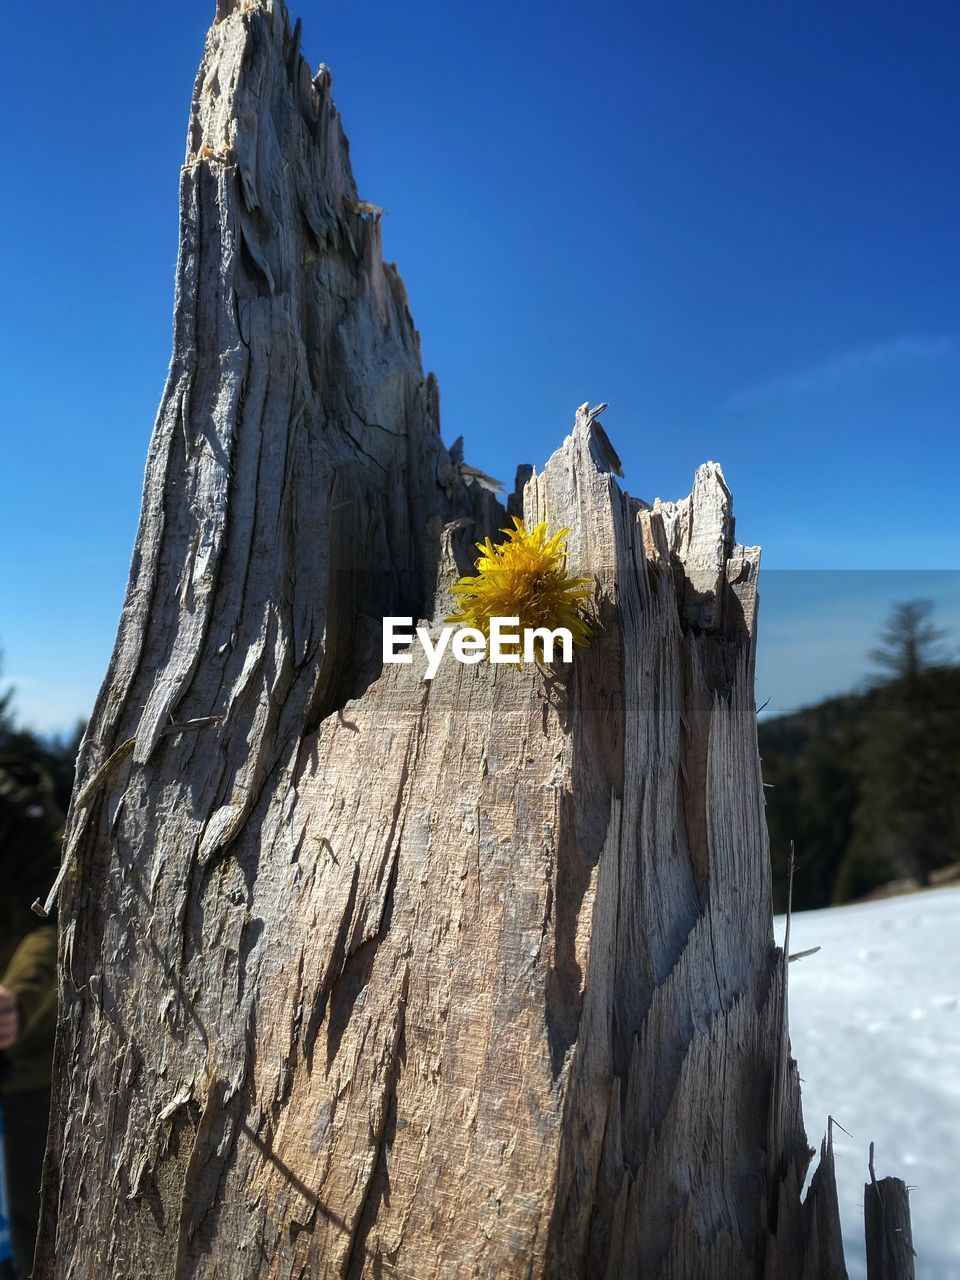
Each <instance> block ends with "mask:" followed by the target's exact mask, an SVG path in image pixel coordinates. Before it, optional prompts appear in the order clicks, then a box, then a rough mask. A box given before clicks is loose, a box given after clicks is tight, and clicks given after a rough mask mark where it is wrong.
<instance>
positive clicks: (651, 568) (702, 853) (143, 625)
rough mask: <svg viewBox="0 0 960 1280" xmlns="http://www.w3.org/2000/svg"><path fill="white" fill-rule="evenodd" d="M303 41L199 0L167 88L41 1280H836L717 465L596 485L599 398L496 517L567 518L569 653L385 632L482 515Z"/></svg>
mask: <svg viewBox="0 0 960 1280" xmlns="http://www.w3.org/2000/svg"><path fill="white" fill-rule="evenodd" d="M298 34H299V28H298V30H297V32H296V33H294V34H291V32H290V28H289V24H288V19H287V15H286V12H285V10H284V8H283V6H282V4H281V3H280V2H279V0H245V2H244V3H242V4H237V3H231V2H230V0H221V2H220V5H219V9H218V15H217V21H216V23H215V25H214V27H213V28H212V30H211V32H210V35H209V38H208V43H207V48H206V52H205V55H204V59H203V63H202V66H201V69H200V73H199V76H198V79H197V85H196V91H195V95H194V101H193V110H192V115H191V122H190V130H189V137H188V143H187V148H188V155H187V163H186V165H185V166H184V168H183V171H182V175H181V247H180V256H179V262H178V267H177V293H176V314H175V340H174V353H173V361H172V364H171V368H170V374H169V379H168V382H167V387H166V390H165V393H164V397H163V401H162V404H161V408H160V412H159V416H158V419H157V423H156V427H155V430H154V434H153V438H152V441H151V444H150V452H149V460H148V467H147V476H146V483H145V489H144V498H143V513H142V518H141V524H140V529H139V533H138V536H137V544H136V550H135V554H134V558H133V564H132V569H131V577H130V584H129V588H128V592H127V597H126V602H125V604H124V609H123V616H122V619H121V622H120V628H119V634H118V637H117V642H116V648H115V650H114V654H113V658H112V661H111V664H110V668H109V671H108V673H107V676H106V680H105V683H104V686H103V689H102V691H101V694H100V697H99V699H98V702H97V705H96V709H95V712H94V715H93V718H92V720H91V723H90V728H89V731H88V734H87V737H86V740H85V742H84V746H83V749H82V753H81V759H80V763H79V778H78V792H77V794H78V797H81V799H80V800H78V801H77V803H75V805H74V808H73V812H72V814H71V819H70V824H69V830H68V848H69V849H70V851H71V857H72V861H71V863H70V865H69V866H68V867H67V870H66V872H65V876H64V881H63V887H62V891H61V903H60V914H61V922H62V957H61V958H62V981H61V1015H60V1029H59V1040H58V1050H57V1061H56V1094H55V1101H54V1108H53V1124H52V1139H51V1145H50V1149H49V1155H48V1163H47V1170H46V1180H45V1192H44V1196H45V1210H44V1225H43V1228H42V1230H41V1244H40V1249H39V1256H38V1264H37V1270H36V1272H35V1274H36V1275H37V1276H39V1277H42V1278H43V1280H52V1278H54V1277H56V1280H81V1278H87V1277H90V1278H94V1277H101V1276H112V1277H116V1278H117V1280H124V1278H129V1280H142V1278H143V1277H145V1276H149V1277H152V1278H153V1280H168V1278H172V1277H211V1278H214V1277H217V1278H224V1277H230V1278H234V1277H235V1278H237V1280H247V1278H248V1277H249V1278H253V1277H271V1278H273V1277H276V1278H277V1280H280V1278H284V1280H291V1278H293V1277H309V1278H310V1280H318V1278H327V1277H330V1278H333V1277H380V1276H392V1275H395V1276H402V1277H405V1278H406V1280H436V1278H439V1277H444V1278H449V1280H460V1278H461V1277H471V1276H472V1277H488V1278H489V1280H503V1278H504V1277H508V1278H509V1277H517V1278H518V1280H519V1278H520V1277H524V1278H528V1277H551V1278H554V1280H563V1278H565V1277H583V1278H584V1280H587V1278H589V1280H595V1278H598V1277H609V1278H610V1280H621V1278H626V1277H637V1278H638V1280H639V1277H643V1278H644V1280H691V1278H692V1277H693V1278H696V1277H712V1278H716V1277H752V1278H756V1280H761V1277H762V1278H763V1280H793V1278H796V1280H812V1278H813V1277H815V1276H816V1277H821V1276H830V1277H836V1278H839V1277H841V1276H843V1275H844V1270H843V1262H842V1251H841V1250H840V1245H839V1221H838V1218H837V1215H836V1201H835V1187H834V1183H833V1178H832V1156H831V1153H830V1152H829V1150H828V1149H826V1148H825V1149H824V1153H823V1160H824V1163H823V1164H822V1166H821V1173H820V1174H819V1175H818V1178H817V1180H816V1181H815V1182H814V1186H813V1190H812V1192H811V1195H810V1196H809V1197H808V1199H807V1202H806V1204H805V1205H802V1204H801V1198H800V1193H801V1187H802V1185H803V1181H804V1175H805V1171H806V1167H807V1163H808V1159H809V1155H810V1152H809V1150H808V1147H807V1143H806V1138H805V1135H804V1131H803V1125H802V1121H801V1117H800V1104H799V1087H798V1081H797V1073H796V1069H795V1065H794V1064H793V1062H792V1061H791V1060H790V1058H789V1052H788V1040H787V1033H786V976H785V964H784V959H783V955H782V954H781V953H780V952H779V951H778V950H777V949H776V947H775V946H774V940H773V934H772V923H771V892H770V871H769V862H768V856H767V838H766V830H765V823H764V813H763V793H762V787H761V779H760V768H759V762H758V759H757V747H756V727H755V708H754V699H753V666H754V647H755V638H756V616H757V571H758V561H759V555H758V551H757V549H756V548H750V547H743V546H740V545H739V544H738V543H737V542H736V541H735V538H734V526H733V514H732V502H731V497H730V493H729V490H728V489H727V487H726V485H725V483H724V479H723V476H722V473H721V471H720V468H719V467H717V466H716V465H715V464H712V463H709V464H707V465H706V466H704V467H702V468H701V469H700V470H699V472H698V473H697V476H696V479H695V483H694V487H693V491H692V493H691V495H690V496H689V497H688V498H685V499H683V500H682V501H680V502H677V503H659V502H658V503H656V504H655V505H654V506H653V507H652V508H651V507H649V506H648V505H647V504H646V503H642V502H640V501H639V500H636V499H632V498H630V497H629V496H627V495H626V494H625V493H624V492H622V491H621V489H620V488H619V486H618V485H617V483H616V480H615V479H614V473H615V472H618V471H619V461H618V459H617V457H616V453H615V451H614V449H613V446H612V445H611V443H610V441H609V440H608V439H607V437H606V435H605V434H604V433H603V431H602V429H601V428H600V426H599V423H598V421H597V411H591V410H590V409H588V408H587V406H583V407H582V408H581V409H580V410H579V411H578V412H577V415H576V421H575V424H574V427H573V431H572V433H571V434H570V435H569V436H568V437H567V439H566V440H565V441H564V442H563V444H562V446H561V447H560V448H559V449H558V451H557V452H556V453H555V454H554V455H553V457H552V458H550V459H549V461H548V462H547V463H546V465H545V467H544V468H543V470H542V471H541V472H540V473H539V474H535V475H533V476H532V477H531V478H529V479H527V481H526V484H525V486H523V487H522V488H521V489H520V490H518V492H517V493H515V495H514V496H513V498H512V499H511V509H512V510H515V511H519V510H520V509H521V507H522V510H523V512H524V513H525V516H526V517H527V519H528V521H539V520H546V521H548V522H549V524H550V526H551V529H556V528H558V527H560V526H564V525H566V526H569V528H570V531H571V532H570V539H569V547H570V568H571V571H573V572H575V573H578V574H584V575H587V576H590V577H591V578H593V579H595V582H596V616H597V634H596V638H595V640H594V643H593V645H592V646H591V648H590V649H589V650H585V651H581V652H578V653H577V654H576V657H575V661H574V662H573V663H572V665H570V666H566V667H564V666H558V667H555V668H553V669H552V670H549V671H542V670H540V669H538V668H537V667H535V666H524V667H520V668H514V667H510V666H500V667H493V666H490V665H488V664H486V663H483V664H480V665H479V666H470V667H467V666H462V665H460V664H459V663H456V662H448V663H444V664H442V665H441V668H440V671H439V674H438V675H437V677H436V679H435V680H433V681H432V682H424V681H423V680H422V678H421V675H422V673H421V672H420V670H418V669H417V668H416V666H386V667H383V666H382V665H381V662H380V657H379V643H380V637H379V626H380V620H381V619H382V617H383V616H384V615H410V616H412V617H413V618H423V619H424V620H425V621H426V622H427V623H428V624H430V625H431V626H434V627H436V626H438V625H439V624H440V622H441V621H442V619H443V617H444V616H445V614H446V613H447V612H448V611H449V608H450V586H451V585H452V583H453V582H454V580H455V579H456V577H457V575H458V573H461V572H463V571H464V570H469V568H470V563H471V556H470V549H471V547H472V544H473V542H474V541H475V540H476V539H480V538H483V537H485V536H487V535H488V534H495V533H496V530H497V529H498V528H499V527H501V526H502V525H503V524H504V523H506V520H505V512H504V509H503V508H502V507H501V506H500V505H499V504H498V502H497V500H496V498H495V496H494V495H493V493H492V492H491V485H490V484H489V483H484V481H483V478H482V477H481V476H480V473H478V472H476V471H475V469H473V468H470V467H468V466H467V465H466V464H465V463H464V462H463V458H462V453H461V452H460V450H459V448H457V447H455V449H454V450H453V451H448V450H446V449H445V448H444V446H443V444H442V442H441V439H440V434H439V408H438V392H437V387H436V383H435V381H434V379H433V377H432V375H431V376H427V377H425V376H424V374H423V370H422V367H421V363H420V356H419V344H418V339H417V335H416V331H415V330H414V327H413V323H412V321H411V318H410V313H409V310H408V307H407V301H406V296H405V293H404V290H403V285H402V284H401V281H400V279H399V276H398V275H397V273H396V271H395V270H394V269H393V268H392V267H389V266H387V265H385V264H384V262H383V260H382V257H381V245H380V235H381V224H380V217H379V214H380V210H379V209H378V208H376V207H375V206H373V205H372V204H370V203H369V202H367V201H365V200H363V199H361V197H360V193H359V192H358V191H357V188H356V184H355V182H354V179H353V176H352V173H351V170H350V165H349V161H348V155H347V146H346V142H345V139H344V136H343V132H342V130H341V127H340V122H339V118H338V115H337V113H336V110H335V108H334V106H333V102H332V98H331V81H330V75H329V72H327V71H326V70H325V69H324V68H321V70H320V71H319V72H318V73H317V75H316V76H313V77H311V75H310V73H309V72H308V70H307V66H306V63H305V62H304V60H303V58H302V57H301V55H300V52H299V47H298ZM527 475H528V473H527V472H524V473H523V475H522V478H526V476H527ZM184 726H196V727H195V728H193V729H192V730H191V731H190V732H180V731H179V730H180V729H181V728H182V727H184ZM127 743H132V745H130V747H129V748H128V749H127V748H126V747H124V751H123V752H121V754H120V755H119V756H117V755H116V754H115V753H116V752H117V751H118V748H120V747H121V746H124V744H127ZM107 762H112V763H111V766H110V767H109V768H105V767H104V766H105V765H106V764H107ZM93 782H95V783H96V785H95V786H92V789H86V788H90V787H91V784H92V783H93Z"/></svg>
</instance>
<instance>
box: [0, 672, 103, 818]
mask: <svg viewBox="0 0 960 1280" xmlns="http://www.w3.org/2000/svg"><path fill="white" fill-rule="evenodd" d="M2 672H3V668H2V662H0V674H2ZM13 693H14V691H13V689H12V688H11V689H7V690H6V691H5V692H4V693H2V694H0V756H14V757H15V758H16V759H18V760H21V761H24V762H26V763H30V764H36V765H40V766H41V767H42V768H43V769H45V770H46V772H47V774H48V775H49V776H50V779H51V781H52V783H53V795H54V799H55V800H56V803H57V806H58V807H59V808H60V809H61V810H62V811H63V812H64V813H66V811H67V806H68V805H69V803H70V793H71V791H72V790H73V777H74V766H75V764H76V759H77V752H78V750H79V749H80V741H81V739H82V738H83V732H84V729H85V727H86V726H85V725H84V724H83V723H82V722H80V723H79V724H77V726H76V728H75V729H74V730H73V732H72V733H69V734H66V735H54V736H52V737H41V736H40V735H39V734H36V733H34V732H33V731H32V730H30V729H25V728H22V727H20V726H18V725H17V722H16V716H15V715H14V712H13V707H12V702H13Z"/></svg>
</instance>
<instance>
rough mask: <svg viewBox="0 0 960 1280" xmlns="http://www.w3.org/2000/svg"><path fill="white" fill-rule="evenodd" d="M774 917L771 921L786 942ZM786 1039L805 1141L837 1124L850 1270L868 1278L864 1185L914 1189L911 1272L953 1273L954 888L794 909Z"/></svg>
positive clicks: (959, 1068) (959, 1039) (959, 1149)
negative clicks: (796, 956)
mask: <svg viewBox="0 0 960 1280" xmlns="http://www.w3.org/2000/svg"><path fill="white" fill-rule="evenodd" d="M783 924H784V922H783V917H782V916H780V917H778V918H777V920H776V934H777V941H778V942H781V943H782V941H783ZM816 946H820V947H822V948H823V950H822V951H820V952H819V954H817V955H815V956H809V957H807V958H805V959H803V960H798V961H795V962H794V963H793V964H792V965H791V966H790V1036H791V1041H792V1044H793V1055H794V1057H795V1058H796V1059H797V1062H798V1064H799V1068H800V1076H801V1078H802V1080H803V1114H804V1120H805V1121H806V1126H807V1135H808V1137H809V1138H810V1145H811V1146H815V1147H817V1148H818V1149H819V1145H820V1138H821V1135H822V1132H823V1130H824V1129H825V1127H826V1123H827V1116H828V1115H832V1116H833V1117H834V1119H835V1120H837V1121H838V1122H839V1123H840V1124H842V1125H843V1127H844V1128H845V1129H848V1130H849V1131H850V1133H851V1134H852V1135H853V1137H852V1138H849V1137H847V1136H846V1134H844V1133H842V1132H841V1131H840V1130H839V1129H836V1128H835V1129H834V1150H835V1153H836V1163H837V1183H838V1186H839V1190H840V1213H841V1218H842V1221H843V1234H844V1240H845V1244H846V1253H847V1266H848V1268H849V1272H850V1280H864V1278H865V1276H866V1263H865V1261H864V1250H863V1184H864V1181H865V1179H866V1177H867V1147H868V1145H869V1143H870V1142H871V1140H872V1141H874V1142H876V1162H875V1163H876V1170H877V1177H878V1178H882V1177H886V1176H888V1175H891V1174H892V1175H895V1176H896V1177H900V1178H903V1179H904V1180H905V1182H906V1183H907V1185H908V1186H909V1187H911V1196H910V1208H911V1213H912V1219H913V1238H914V1248H915V1249H916V1252H917V1280H960V889H956V888H955V889H940V890H936V891H934V892H928V893H918V894H911V895H908V896H906V897H901V898H889V899H885V900H884V901H881V902H870V903H864V904H863V905H860V906H851V907H834V908H831V909H830V910H825V911H804V912H799V913H797V914H796V915H794V917H793V922H792V925H791V932H790V950H791V952H797V951H803V950H806V948H807V947H816Z"/></svg>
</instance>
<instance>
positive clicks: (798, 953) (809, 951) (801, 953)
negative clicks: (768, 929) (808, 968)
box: [787, 947, 822, 962]
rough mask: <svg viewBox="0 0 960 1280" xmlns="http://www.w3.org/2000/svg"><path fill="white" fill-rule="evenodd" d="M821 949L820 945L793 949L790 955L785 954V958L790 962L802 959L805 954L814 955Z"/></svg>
mask: <svg viewBox="0 0 960 1280" xmlns="http://www.w3.org/2000/svg"><path fill="white" fill-rule="evenodd" d="M821 949H822V948H820V947H807V949H806V951H794V953H793V955H792V956H787V959H788V960H789V961H791V962H793V961H794V960H802V959H803V958H804V957H805V956H815V955H816V954H817V952H818V951H820V950H821Z"/></svg>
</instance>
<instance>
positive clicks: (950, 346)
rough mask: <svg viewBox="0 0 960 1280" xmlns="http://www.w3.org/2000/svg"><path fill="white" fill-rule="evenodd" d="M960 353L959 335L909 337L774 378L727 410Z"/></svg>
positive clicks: (738, 398)
mask: <svg viewBox="0 0 960 1280" xmlns="http://www.w3.org/2000/svg"><path fill="white" fill-rule="evenodd" d="M958 350H960V345H958V341H957V335H956V334H952V333H946V334H940V335H937V334H923V333H908V334H903V335H901V337H899V338H891V339H889V340H888V341H887V342H877V343H874V345H873V346H872V347H857V348H856V349H854V350H853V351H845V352H844V353H843V354H842V355H839V356H833V357H832V358H831V359H829V360H821V361H820V363H819V364H815V365H811V366H810V368H809V369H803V370H801V371H800V372H799V373H788V374H784V375H783V376H782V377H779V378H771V379H770V380H769V381H768V382H761V383H759V384H758V385H757V386H755V387H747V388H746V389H745V390H743V391H738V392H736V393H735V394H734V395H732V396H730V398H729V399H728V400H727V401H726V403H725V405H724V408H725V409H727V410H737V409H745V408H748V407H750V406H752V405H755V404H761V403H767V402H768V401H772V400H783V399H787V398H794V397H797V396H803V395H808V394H809V393H811V392H817V391H833V390H834V389H835V388H837V387H840V386H845V385H847V384H849V383H851V382H862V381H865V380H867V379H869V378H873V377H876V376H877V375H879V374H884V373H889V372H892V371H897V370H902V369H913V368H916V367H917V366H919V365H924V364H929V363H930V362H932V361H935V360H944V359H947V358H948V357H949V356H952V355H955V354H956V353H957V351H958Z"/></svg>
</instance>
